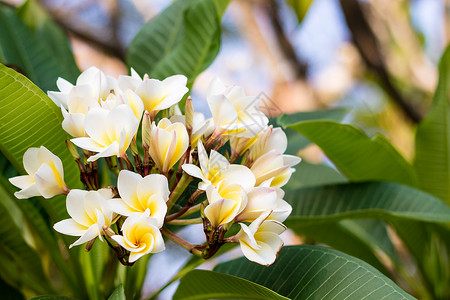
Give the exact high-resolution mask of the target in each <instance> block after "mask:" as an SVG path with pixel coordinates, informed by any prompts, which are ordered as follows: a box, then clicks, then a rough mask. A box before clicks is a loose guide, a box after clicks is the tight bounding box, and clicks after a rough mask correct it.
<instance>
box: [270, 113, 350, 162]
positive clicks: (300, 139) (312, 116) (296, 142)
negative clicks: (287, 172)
mask: <svg viewBox="0 0 450 300" xmlns="http://www.w3.org/2000/svg"><path fill="white" fill-rule="evenodd" d="M349 111H350V109H349V108H347V107H339V108H332V109H326V110H313V111H302V112H298V113H295V114H289V115H287V114H283V115H281V116H279V117H278V118H276V121H275V122H272V123H276V124H277V125H279V126H282V127H283V128H284V132H285V133H286V135H287V138H288V140H289V143H288V146H287V149H286V153H288V154H296V153H297V152H298V151H299V150H300V149H303V148H305V147H306V146H308V145H309V144H311V142H310V140H308V139H307V138H306V137H305V136H303V135H301V134H299V133H298V132H297V131H295V130H293V129H292V128H289V127H288V126H292V125H294V124H297V123H299V122H305V121H313V120H329V121H336V122H340V121H341V120H342V119H343V118H344V117H345V116H346V115H347V114H348V112H349Z"/></svg>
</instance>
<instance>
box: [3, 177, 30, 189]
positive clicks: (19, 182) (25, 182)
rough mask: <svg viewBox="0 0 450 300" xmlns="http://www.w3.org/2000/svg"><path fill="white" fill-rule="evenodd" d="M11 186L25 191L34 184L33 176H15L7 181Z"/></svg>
mask: <svg viewBox="0 0 450 300" xmlns="http://www.w3.org/2000/svg"><path fill="white" fill-rule="evenodd" d="M8 180H9V182H11V184H12V185H14V186H16V187H18V188H19V189H26V188H28V187H30V186H31V185H32V184H33V183H34V178H33V176H29V175H23V176H16V177H12V178H9V179H8Z"/></svg>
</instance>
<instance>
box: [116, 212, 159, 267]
mask: <svg viewBox="0 0 450 300" xmlns="http://www.w3.org/2000/svg"><path fill="white" fill-rule="evenodd" d="M149 214H150V212H149V210H146V211H145V212H144V213H142V214H138V213H135V214H132V215H131V216H129V217H128V218H127V219H126V220H125V222H123V225H122V228H121V229H122V234H123V235H113V236H112V237H111V238H112V239H113V240H115V241H116V242H117V243H118V244H119V245H120V246H122V247H123V248H124V249H126V250H128V251H130V257H129V259H128V261H129V262H130V263H132V262H135V261H136V260H138V259H139V258H141V257H142V256H144V255H146V254H148V253H158V252H161V251H164V249H165V246H164V240H163V238H162V235H161V232H160V231H159V228H158V227H157V221H156V220H155V219H154V218H151V217H149Z"/></svg>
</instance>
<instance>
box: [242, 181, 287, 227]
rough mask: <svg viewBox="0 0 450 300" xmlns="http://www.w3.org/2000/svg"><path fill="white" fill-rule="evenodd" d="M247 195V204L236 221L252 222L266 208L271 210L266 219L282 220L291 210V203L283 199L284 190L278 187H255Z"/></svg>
mask: <svg viewBox="0 0 450 300" xmlns="http://www.w3.org/2000/svg"><path fill="white" fill-rule="evenodd" d="M247 197H248V201H247V205H246V206H245V208H244V210H243V211H242V212H241V213H240V214H239V216H237V218H236V221H238V222H253V221H254V220H256V219H257V218H258V217H259V216H260V215H261V214H263V213H264V212H266V211H267V210H271V211H272V213H271V214H270V216H269V217H268V219H270V220H276V221H279V222H283V221H284V220H286V219H287V217H288V216H289V215H290V213H291V211H292V207H291V205H289V203H287V202H286V201H285V200H283V197H284V191H283V190H281V189H280V188H273V187H264V186H260V187H256V188H254V189H253V190H252V191H251V192H250V193H248V194H247Z"/></svg>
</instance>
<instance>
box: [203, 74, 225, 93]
mask: <svg viewBox="0 0 450 300" xmlns="http://www.w3.org/2000/svg"><path fill="white" fill-rule="evenodd" d="M226 89H227V88H226V86H225V85H224V84H223V83H222V81H221V80H220V79H219V78H218V77H215V78H214V79H213V80H212V81H211V83H210V84H209V86H208V90H207V92H206V95H207V97H209V96H211V95H218V94H221V93H223V92H225V90H226Z"/></svg>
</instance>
